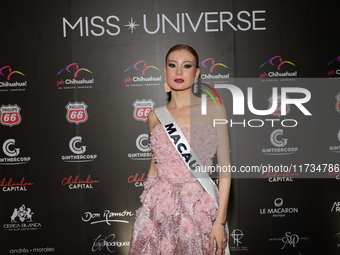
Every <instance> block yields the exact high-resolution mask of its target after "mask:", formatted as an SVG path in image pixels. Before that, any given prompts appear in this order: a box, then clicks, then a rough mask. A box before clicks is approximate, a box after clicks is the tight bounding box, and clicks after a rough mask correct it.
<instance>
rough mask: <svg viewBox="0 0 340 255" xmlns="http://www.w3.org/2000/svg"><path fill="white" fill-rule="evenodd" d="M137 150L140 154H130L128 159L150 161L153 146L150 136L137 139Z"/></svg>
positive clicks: (142, 135) (145, 135)
mask: <svg viewBox="0 0 340 255" xmlns="http://www.w3.org/2000/svg"><path fill="white" fill-rule="evenodd" d="M136 148H137V149H138V152H129V153H128V157H129V158H130V159H132V160H150V158H151V144H150V141H149V135H148V134H140V135H139V136H138V137H137V138H136Z"/></svg>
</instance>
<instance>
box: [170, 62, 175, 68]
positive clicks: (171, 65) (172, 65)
mask: <svg viewBox="0 0 340 255" xmlns="http://www.w3.org/2000/svg"><path fill="white" fill-rule="evenodd" d="M168 66H169V67H170V68H175V67H176V65H175V64H173V63H170V64H168Z"/></svg>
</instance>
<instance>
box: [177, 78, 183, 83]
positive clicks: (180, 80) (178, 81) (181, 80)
mask: <svg viewBox="0 0 340 255" xmlns="http://www.w3.org/2000/svg"><path fill="white" fill-rule="evenodd" d="M175 82H176V83H183V82H184V80H183V79H175Z"/></svg>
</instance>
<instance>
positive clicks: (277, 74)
mask: <svg viewBox="0 0 340 255" xmlns="http://www.w3.org/2000/svg"><path fill="white" fill-rule="evenodd" d="M267 64H268V65H267ZM283 65H290V66H294V67H296V64H294V63H293V62H291V61H287V60H283V59H282V57H281V56H274V57H272V58H270V59H269V60H267V61H265V62H264V63H263V64H262V65H260V68H263V67H264V66H272V67H276V71H269V72H267V71H266V72H264V73H261V74H260V78H289V77H296V76H297V71H294V72H288V71H286V72H282V70H281V69H282V66H283Z"/></svg>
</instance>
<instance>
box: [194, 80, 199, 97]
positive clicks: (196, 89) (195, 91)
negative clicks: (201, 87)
mask: <svg viewBox="0 0 340 255" xmlns="http://www.w3.org/2000/svg"><path fill="white" fill-rule="evenodd" d="M197 92H198V84H197V78H195V81H194V93H195V94H196V93H197Z"/></svg>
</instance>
